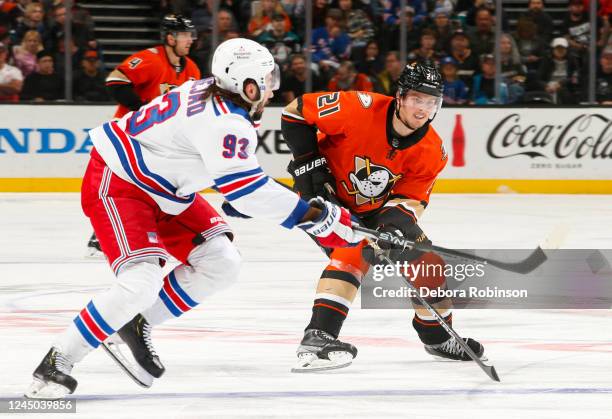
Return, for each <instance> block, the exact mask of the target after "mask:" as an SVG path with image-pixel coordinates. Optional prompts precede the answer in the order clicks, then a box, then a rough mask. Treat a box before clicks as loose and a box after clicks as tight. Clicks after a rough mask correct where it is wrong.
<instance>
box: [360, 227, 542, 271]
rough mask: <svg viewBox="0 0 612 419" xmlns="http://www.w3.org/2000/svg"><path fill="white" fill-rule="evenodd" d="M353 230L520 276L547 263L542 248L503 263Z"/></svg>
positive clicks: (459, 251) (382, 233) (374, 232)
mask: <svg viewBox="0 0 612 419" xmlns="http://www.w3.org/2000/svg"><path fill="white" fill-rule="evenodd" d="M353 230H355V231H359V232H361V233H363V234H364V235H365V236H366V237H370V238H373V239H376V240H381V241H384V242H386V243H390V244H393V245H396V246H398V247H403V248H404V249H406V248H408V249H416V250H422V251H424V252H429V251H431V252H435V253H439V254H441V255H446V256H451V257H454V258H459V259H464V260H469V261H476V262H482V263H487V264H489V265H492V266H495V267H496V268H499V269H503V270H505V271H509V272H516V273H519V274H528V273H529V272H531V271H533V270H534V269H536V268H537V267H538V266H540V265H542V264H543V263H544V262H545V261H546V259H547V258H546V254H545V253H544V251H543V250H542V248H541V247H539V246H538V247H537V248H536V249H535V250H534V251H533V252H531V254H530V255H529V256H527V258H525V259H523V260H521V261H519V262H502V261H500V260H495V259H489V258H485V257H482V256H477V255H472V254H470V253H467V252H462V251H461V250H455V249H447V248H445V247H441V246H435V245H431V246H419V245H418V243H415V242H413V241H411V240H408V239H405V238H403V237H400V236H396V235H394V234H392V233H387V232H383V231H377V230H371V229H369V228H365V227H361V226H360V225H358V224H353Z"/></svg>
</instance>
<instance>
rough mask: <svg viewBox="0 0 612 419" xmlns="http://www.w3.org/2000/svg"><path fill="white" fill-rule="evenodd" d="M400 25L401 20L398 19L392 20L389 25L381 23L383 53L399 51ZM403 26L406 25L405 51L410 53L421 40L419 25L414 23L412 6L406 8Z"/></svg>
mask: <svg viewBox="0 0 612 419" xmlns="http://www.w3.org/2000/svg"><path fill="white" fill-rule="evenodd" d="M400 23H401V20H400V19H399V18H398V19H392V20H391V21H390V23H389V22H385V23H383V26H382V30H381V38H382V43H381V46H382V48H383V50H384V51H399V50H400V42H399V40H400V32H401V30H400ZM404 24H405V25H406V51H412V50H413V49H416V48H418V47H419V40H420V38H421V25H419V24H417V23H415V22H414V8H413V7H412V6H406V10H405V11H404Z"/></svg>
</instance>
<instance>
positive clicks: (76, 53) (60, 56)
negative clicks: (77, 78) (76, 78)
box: [53, 37, 84, 77]
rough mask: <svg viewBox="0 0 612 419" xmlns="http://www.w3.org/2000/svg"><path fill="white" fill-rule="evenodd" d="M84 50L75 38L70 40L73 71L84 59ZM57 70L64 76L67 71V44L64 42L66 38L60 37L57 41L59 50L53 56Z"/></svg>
mask: <svg viewBox="0 0 612 419" xmlns="http://www.w3.org/2000/svg"><path fill="white" fill-rule="evenodd" d="M83 52H84V50H83V49H81V48H79V47H78V46H77V45H76V44H75V42H74V39H71V40H70V54H69V55H70V63H71V64H70V67H71V68H72V70H73V71H76V70H77V69H78V68H79V67H80V65H81V60H82V59H83ZM53 62H54V67H55V72H56V73H58V74H60V75H61V76H62V77H64V74H65V72H66V44H65V42H64V38H63V37H62V38H60V39H58V42H57V52H56V53H55V55H54V57H53Z"/></svg>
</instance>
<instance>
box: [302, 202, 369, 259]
mask: <svg viewBox="0 0 612 419" xmlns="http://www.w3.org/2000/svg"><path fill="white" fill-rule="evenodd" d="M309 204H310V205H311V206H313V207H317V208H319V209H321V215H320V216H319V217H318V218H317V219H316V220H312V221H305V222H303V223H300V224H298V225H297V226H298V227H299V228H301V229H302V230H304V231H305V232H306V233H308V234H310V235H312V236H313V237H314V238H315V240H316V241H317V243H318V244H319V245H320V246H322V247H331V248H333V247H353V246H356V245H358V244H359V243H360V242H361V241H362V240H363V239H364V238H365V237H364V236H363V235H362V234H361V233H359V232H357V231H353V229H352V227H351V225H352V219H351V213H350V212H349V211H348V210H347V209H346V208H342V207H339V206H338V205H335V204H332V203H331V202H328V201H324V200H323V199H322V198H314V199H311V200H310V201H309Z"/></svg>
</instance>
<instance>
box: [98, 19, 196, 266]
mask: <svg viewBox="0 0 612 419" xmlns="http://www.w3.org/2000/svg"><path fill="white" fill-rule="evenodd" d="M196 35H197V34H196V30H195V26H194V25H193V23H191V20H189V19H186V18H184V17H183V16H181V15H166V16H165V17H164V18H163V19H162V22H161V38H162V41H163V44H162V45H157V46H155V47H152V48H147V49H145V50H142V51H139V52H137V53H135V54H133V55H130V56H129V57H128V58H126V59H125V60H123V62H122V63H121V64H119V65H118V66H117V68H115V69H114V70H113V71H112V72H111V73H110V74H109V75H108V77H107V78H106V88H107V90H108V92H109V93H110V95H111V96H112V97H113V98H114V99H115V100H116V101H117V104H118V105H117V110H116V111H115V118H121V117H122V116H123V115H125V114H126V113H128V112H130V111H135V110H138V109H139V108H140V107H141V106H142V105H145V104H147V103H149V102H150V101H151V100H153V99H155V98H156V97H157V96H159V95H163V94H166V93H168V91H169V90H171V89H173V88H174V87H177V86H180V85H181V84H183V83H185V82H186V81H188V80H199V79H200V70H199V69H198V67H197V65H196V64H195V62H193V60H191V58H189V57H188V56H187V54H189V49H190V48H191V45H192V44H193V42H194V40H195V39H196ZM87 251H88V255H89V256H94V257H95V256H100V257H101V256H102V251H101V249H100V242H99V241H98V239H97V237H96V235H95V234H92V236H91V237H90V239H89V242H88V243H87Z"/></svg>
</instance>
